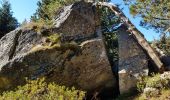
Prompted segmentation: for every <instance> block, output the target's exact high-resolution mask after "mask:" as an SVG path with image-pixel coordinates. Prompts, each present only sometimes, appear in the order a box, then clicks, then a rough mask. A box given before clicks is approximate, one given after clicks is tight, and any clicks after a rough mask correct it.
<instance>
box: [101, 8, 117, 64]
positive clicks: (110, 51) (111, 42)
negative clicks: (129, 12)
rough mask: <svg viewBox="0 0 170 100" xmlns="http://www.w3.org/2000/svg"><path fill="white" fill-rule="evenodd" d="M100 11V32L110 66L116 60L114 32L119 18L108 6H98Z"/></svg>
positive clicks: (115, 37) (115, 36)
mask: <svg viewBox="0 0 170 100" xmlns="http://www.w3.org/2000/svg"><path fill="white" fill-rule="evenodd" d="M100 13H101V26H102V33H103V36H104V39H105V45H106V50H107V55H108V58H109V61H110V64H111V66H114V64H115V62H117V61H118V38H117V33H116V32H117V28H118V26H119V24H120V20H119V18H118V17H117V16H115V14H114V13H112V11H111V10H110V9H108V8H105V7H102V8H100Z"/></svg>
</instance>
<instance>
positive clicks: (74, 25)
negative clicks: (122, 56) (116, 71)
mask: <svg viewBox="0 0 170 100" xmlns="http://www.w3.org/2000/svg"><path fill="white" fill-rule="evenodd" d="M54 20H55V23H54V25H55V27H54V28H52V29H46V30H45V31H43V34H44V32H51V34H52V33H53V34H58V35H60V36H61V38H60V44H56V45H46V44H47V43H46V40H47V37H46V36H44V35H43V34H40V33H38V32H36V31H35V30H34V29H27V28H18V29H16V30H14V31H12V32H10V33H8V34H7V35H5V36H4V37H2V38H1V40H0V81H1V82H0V89H9V88H11V87H15V86H17V85H21V84H24V83H25V77H28V79H36V78H39V77H45V78H46V81H47V82H55V83H57V84H61V85H66V86H70V87H71V86H75V87H76V88H79V89H83V90H86V91H95V90H96V89H105V88H113V87H114V86H115V85H114V84H115V77H114V76H113V74H112V70H111V66H110V64H109V61H108V58H107V55H106V50H105V46H104V43H103V40H102V37H101V36H102V35H101V32H100V27H99V25H100V23H99V21H98V20H99V17H98V15H97V12H96V10H95V7H93V5H92V4H91V3H85V2H78V3H75V4H73V5H70V6H67V7H64V8H63V9H62V10H60V11H59V12H58V15H57V16H56V18H55V19H54ZM49 30H50V31H49ZM60 33H62V34H60Z"/></svg>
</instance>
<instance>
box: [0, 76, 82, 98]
mask: <svg viewBox="0 0 170 100" xmlns="http://www.w3.org/2000/svg"><path fill="white" fill-rule="evenodd" d="M84 97H85V92H84V91H80V90H76V89H75V88H74V87H72V88H71V89H69V88H67V87H65V86H59V85H56V84H54V83H49V84H47V83H46V82H44V78H43V79H37V80H33V81H30V80H29V81H27V84H26V85H24V86H19V87H18V88H17V89H16V90H15V91H9V92H4V93H3V94H2V95H1V96H0V100H83V98H84Z"/></svg>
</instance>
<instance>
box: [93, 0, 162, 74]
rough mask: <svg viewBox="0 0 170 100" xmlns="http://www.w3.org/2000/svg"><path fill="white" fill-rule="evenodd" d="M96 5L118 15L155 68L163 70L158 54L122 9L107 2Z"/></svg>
mask: <svg viewBox="0 0 170 100" xmlns="http://www.w3.org/2000/svg"><path fill="white" fill-rule="evenodd" d="M96 6H103V7H108V8H110V10H111V11H112V12H113V13H114V14H115V15H116V16H118V17H120V19H121V21H123V23H124V25H126V26H127V27H128V30H129V31H130V32H131V34H132V35H133V36H134V37H135V38H136V40H137V42H138V43H139V44H140V45H141V46H142V47H143V49H144V50H145V51H146V52H147V54H148V55H149V57H150V58H151V60H152V61H153V62H154V64H155V65H156V67H157V69H159V71H160V72H163V71H164V66H163V63H162V62H161V60H160V58H159V56H158V55H157V54H156V53H155V52H154V50H153V49H152V47H151V46H150V45H149V43H148V42H147V40H146V39H145V38H144V37H143V35H142V33H141V32H140V31H139V30H138V29H137V28H136V27H135V26H134V25H133V24H132V23H131V22H130V21H129V19H128V18H127V17H126V16H125V15H124V13H123V12H122V11H120V10H119V8H118V7H117V6H116V5H114V4H111V3H108V2H98V3H97V4H96Z"/></svg>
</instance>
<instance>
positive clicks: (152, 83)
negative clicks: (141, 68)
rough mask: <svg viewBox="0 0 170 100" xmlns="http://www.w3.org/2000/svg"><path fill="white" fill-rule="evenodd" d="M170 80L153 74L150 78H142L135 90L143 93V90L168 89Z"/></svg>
mask: <svg viewBox="0 0 170 100" xmlns="http://www.w3.org/2000/svg"><path fill="white" fill-rule="evenodd" d="M169 82H170V79H169V78H168V77H164V78H163V77H161V75H160V74H153V76H152V77H142V78H141V79H140V80H139V82H138V83H137V88H138V90H139V91H140V92H143V90H144V88H146V87H150V88H157V89H168V88H170V87H169Z"/></svg>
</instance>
